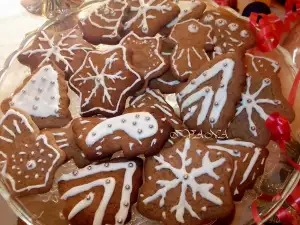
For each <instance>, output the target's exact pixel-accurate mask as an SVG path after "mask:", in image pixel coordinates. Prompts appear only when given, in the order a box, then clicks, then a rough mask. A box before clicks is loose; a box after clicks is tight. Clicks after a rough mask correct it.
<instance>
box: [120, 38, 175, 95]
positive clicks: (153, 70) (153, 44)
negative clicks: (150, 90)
mask: <svg viewBox="0 0 300 225" xmlns="http://www.w3.org/2000/svg"><path fill="white" fill-rule="evenodd" d="M120 44H121V45H123V46H124V47H125V48H126V49H127V51H130V53H131V63H132V65H133V66H135V71H136V72H138V73H139V74H140V75H141V76H142V77H143V79H144V80H145V83H144V87H143V89H142V90H141V91H140V92H143V91H145V88H147V86H148V82H149V81H150V80H151V79H153V78H156V77H158V76H160V75H162V74H163V73H164V72H165V71H166V70H167V69H168V68H169V65H168V62H167V60H165V58H164V57H163V55H162V44H163V41H162V38H161V37H159V36H155V37H139V36H137V35H136V34H135V33H133V32H130V33H129V34H128V35H127V36H126V37H124V38H123V39H122V41H121V42H120Z"/></svg>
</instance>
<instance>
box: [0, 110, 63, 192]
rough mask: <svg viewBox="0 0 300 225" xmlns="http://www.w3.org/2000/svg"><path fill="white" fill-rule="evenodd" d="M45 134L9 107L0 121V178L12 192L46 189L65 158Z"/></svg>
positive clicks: (23, 115)
mask: <svg viewBox="0 0 300 225" xmlns="http://www.w3.org/2000/svg"><path fill="white" fill-rule="evenodd" d="M52 138H53V137H52V136H51V135H50V134H49V133H39V129H38V128H37V127H36V125H35V124H34V123H33V121H32V120H31V119H30V117H29V116H27V115H25V114H23V112H21V111H19V110H17V109H10V110H8V111H7V113H6V114H5V115H4V117H3V118H2V120H1V124H0V154H1V155H2V157H3V158H4V160H3V161H2V162H1V164H2V171H1V174H2V176H3V178H5V179H6V181H7V182H8V185H9V186H10V189H11V191H12V192H13V193H14V194H15V195H28V194H34V193H44V192H47V191H48V190H50V188H51V184H52V179H53V176H54V172H55V170H56V169H57V167H58V166H59V165H61V164H62V163H63V161H64V160H65V154H64V152H62V151H61V150H60V149H58V148H57V146H56V145H55V142H53V139H52Z"/></svg>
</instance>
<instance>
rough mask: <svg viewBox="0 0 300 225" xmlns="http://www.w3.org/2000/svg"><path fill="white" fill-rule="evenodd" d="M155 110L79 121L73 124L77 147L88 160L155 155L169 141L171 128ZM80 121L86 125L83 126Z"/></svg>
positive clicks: (129, 110) (132, 110)
mask: <svg viewBox="0 0 300 225" xmlns="http://www.w3.org/2000/svg"><path fill="white" fill-rule="evenodd" d="M163 118H165V115H164V114H163V113H161V112H160V111H159V110H158V109H151V111H150V110H147V111H146V110H143V109H134V108H128V109H127V110H126V111H125V112H124V114H123V115H121V116H117V117H113V118H108V119H105V118H97V117H90V118H79V119H75V120H74V121H73V131H74V133H75V140H76V143H77V145H78V146H79V147H80V148H81V149H82V150H83V151H84V153H85V155H86V157H87V158H88V159H90V160H99V159H103V158H105V157H108V156H112V155H113V154H114V153H115V152H118V151H120V150H122V151H123V153H124V156H125V157H126V158H132V157H135V156H138V155H140V154H144V155H146V156H148V155H153V154H155V153H157V152H158V151H159V150H160V149H161V148H162V147H163V145H164V144H165V142H166V141H167V139H168V138H169V134H170V132H171V131H172V126H171V125H170V124H169V122H168V121H167V120H162V119H163ZM83 121H89V123H87V122H86V123H85V122H83Z"/></svg>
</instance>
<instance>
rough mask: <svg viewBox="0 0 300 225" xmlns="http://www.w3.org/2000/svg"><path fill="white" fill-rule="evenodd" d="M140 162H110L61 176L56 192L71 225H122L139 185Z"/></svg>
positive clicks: (128, 215) (117, 160) (138, 160)
mask: <svg viewBox="0 0 300 225" xmlns="http://www.w3.org/2000/svg"><path fill="white" fill-rule="evenodd" d="M142 168H143V162H142V160H141V159H137V158H135V159H132V160H126V159H124V158H119V159H113V160H111V161H107V162H104V163H101V164H96V165H89V166H87V167H85V168H82V169H79V170H76V171H73V172H72V173H70V174H65V175H63V176H61V177H60V178H59V179H58V190H59V193H60V195H61V199H62V200H63V201H64V202H65V204H64V210H63V214H64V216H65V217H66V218H67V219H68V220H69V222H70V224H72V225H81V224H86V225H94V224H97V225H101V224H103V225H104V224H118V225H119V224H120V225H121V224H125V223H126V222H128V219H129V218H130V215H131V206H132V205H133V204H134V203H135V202H136V200H137V193H138V190H139V187H140V186H141V184H142V172H143V169H142Z"/></svg>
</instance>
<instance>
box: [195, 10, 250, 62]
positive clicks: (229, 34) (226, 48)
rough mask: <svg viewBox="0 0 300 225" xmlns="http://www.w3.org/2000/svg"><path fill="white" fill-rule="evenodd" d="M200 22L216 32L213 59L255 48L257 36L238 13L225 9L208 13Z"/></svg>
mask: <svg viewBox="0 0 300 225" xmlns="http://www.w3.org/2000/svg"><path fill="white" fill-rule="evenodd" d="M200 22H201V23H203V24H206V25H210V26H212V27H213V30H214V36H213V40H214V44H215V47H214V51H213V54H212V57H213V58H214V57H215V56H216V55H221V54H224V53H227V52H237V51H238V52H240V53H241V54H244V53H245V52H246V50H248V49H250V48H252V47H254V46H255V40H256V39H255V34H254V33H253V32H252V30H251V28H250V24H249V21H248V20H245V19H244V18H241V16H240V15H239V14H237V13H233V12H230V11H228V10H226V9H224V8H219V9H218V10H208V11H206V12H205V13H204V14H203V16H202V18H201V19H200Z"/></svg>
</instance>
